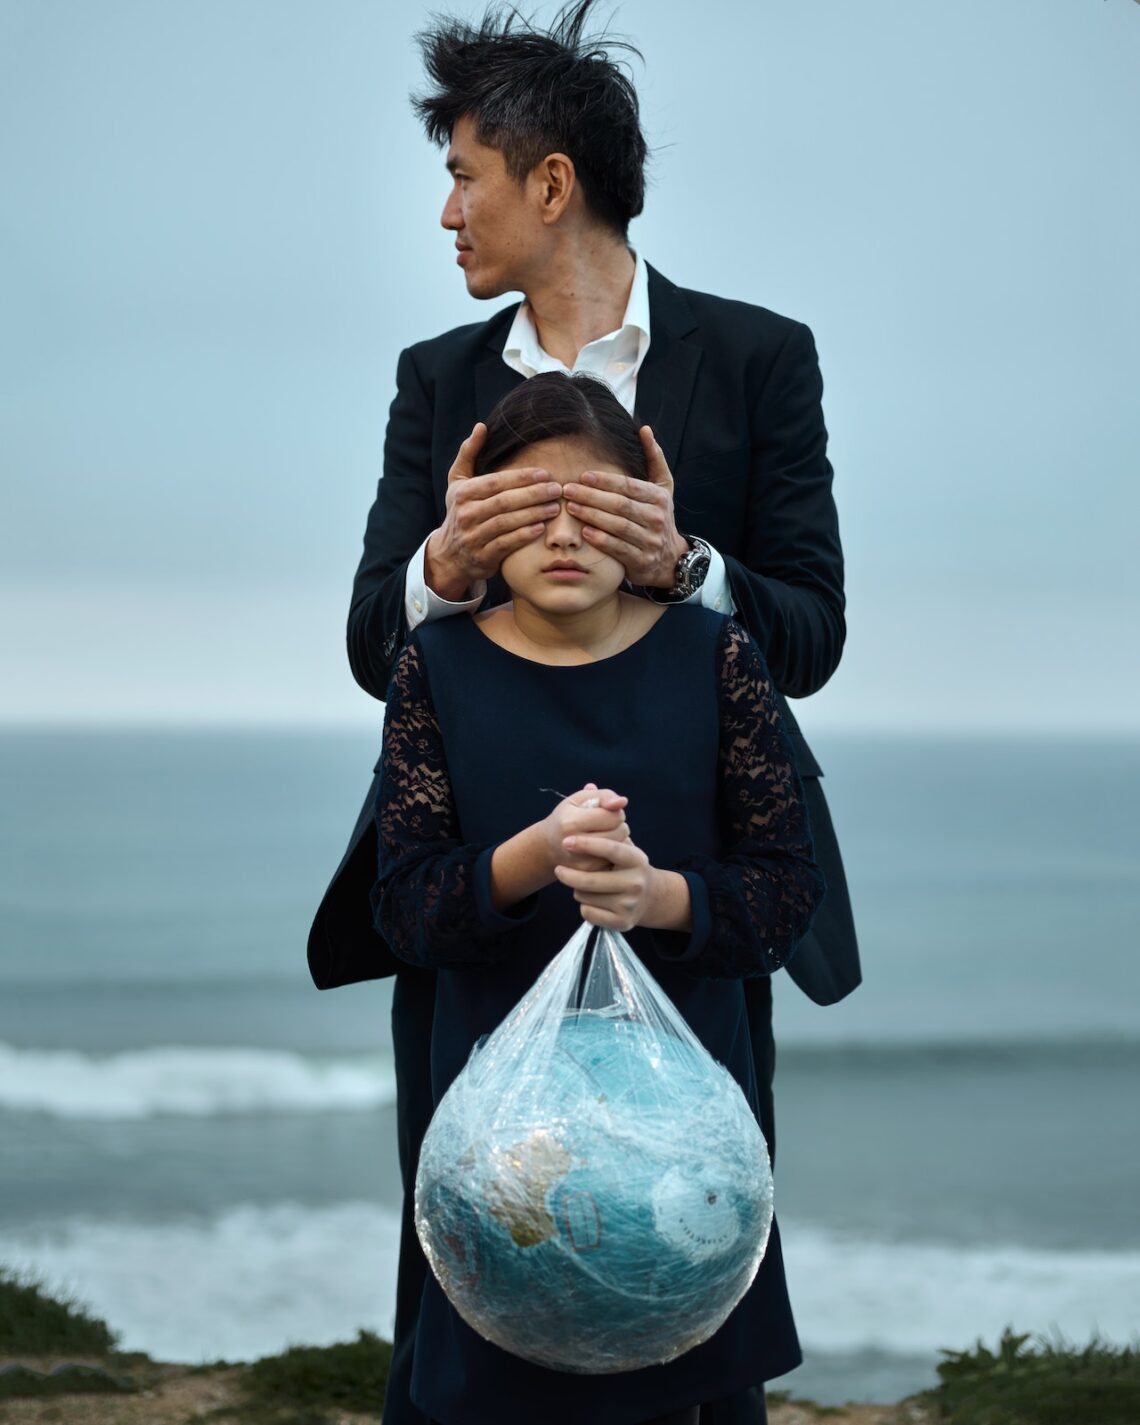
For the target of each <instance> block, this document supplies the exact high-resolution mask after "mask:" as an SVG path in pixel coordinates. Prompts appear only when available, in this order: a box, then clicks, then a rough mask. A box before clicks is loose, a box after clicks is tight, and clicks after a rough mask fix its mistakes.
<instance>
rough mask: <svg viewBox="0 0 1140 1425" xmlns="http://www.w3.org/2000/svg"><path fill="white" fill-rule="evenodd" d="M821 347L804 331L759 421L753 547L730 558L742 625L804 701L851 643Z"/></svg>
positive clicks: (776, 366)
mask: <svg viewBox="0 0 1140 1425" xmlns="http://www.w3.org/2000/svg"><path fill="white" fill-rule="evenodd" d="M822 398H823V379H822V377H821V375H820V370H819V360H818V358H817V356H816V350H815V342H814V340H813V339H812V334H811V332H810V331H809V330H808V328H807V327H805V326H803V325H802V324H799V323H797V324H796V325H795V326H793V327H792V329H791V331H790V333H789V335H788V337H787V338H786V340H785V341H784V343H783V345H782V347H781V348H780V350H779V351H778V353H777V355H776V358H775V360H774V361H773V362H772V364H771V367H770V369H769V370H768V372H767V375H766V377H764V378H763V384H762V387H761V390H760V392H759V396H758V399H757V401H756V404H755V407H754V409H753V412H752V430H751V439H752V454H751V468H750V471H749V495H748V510H747V520H746V534H745V547H744V552H743V556H742V557H735V558H734V557H731V556H725V563H726V565H727V567H728V575H729V582H730V584H731V588H732V596H733V599H734V601H735V603H736V609H737V617H738V618H739V619H740V621H741V622H742V623H743V624H744V625H745V627H746V628H747V629H748V631H749V633H751V634H752V636H753V637H754V638H755V639H756V641H757V643H758V644H759V645H760V648H761V649H762V650H763V653H764V657H765V660H766V661H767V664H768V667H769V669H770V670H771V673H772V676H773V678H774V680H775V683H776V686H777V688H779V690H780V691H781V692H782V693H784V694H785V695H786V696H788V697H793V698H804V697H807V696H808V695H809V694H810V693H814V692H816V691H817V690H818V689H819V688H822V687H823V685H824V683H826V682H827V680H828V678H830V677H831V675H832V673H834V671H835V669H836V668H837V667H838V665H839V659H840V655H841V654H842V652H843V641H844V638H845V636H846V623H845V621H844V597H843V551H842V549H841V547H840V543H839V520H838V516H837V514H836V509H835V500H834V498H833V496H832V488H831V484H832V469H831V464H830V462H829V461H828V458H827V429H826V427H825V426H824V422H823V406H822Z"/></svg>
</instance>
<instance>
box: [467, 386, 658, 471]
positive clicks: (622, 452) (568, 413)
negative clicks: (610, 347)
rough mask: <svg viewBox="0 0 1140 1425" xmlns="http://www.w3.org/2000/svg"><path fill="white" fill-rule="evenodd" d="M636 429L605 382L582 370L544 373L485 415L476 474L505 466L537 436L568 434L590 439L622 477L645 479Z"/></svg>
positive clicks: (539, 438) (579, 438) (520, 387)
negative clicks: (621, 473) (483, 437)
mask: <svg viewBox="0 0 1140 1425" xmlns="http://www.w3.org/2000/svg"><path fill="white" fill-rule="evenodd" d="M637 432H638V427H637V424H636V422H635V421H634V419H633V417H632V416H631V415H630V414H629V412H628V411H627V410H626V409H625V407H624V406H623V405H622V403H621V402H620V401H619V400H618V398H617V397H616V396H615V395H614V393H613V392H612V391H611V390H610V388H609V387H608V386H607V385H606V383H605V382H604V381H600V380H598V378H597V377H596V376H587V375H585V374H584V373H583V372H578V373H577V374H576V375H573V376H566V375H563V374H562V372H560V371H544V372H542V373H541V374H539V375H538V376H532V377H531V378H530V380H529V381H524V382H523V383H522V384H521V385H519V386H516V387H515V388H514V390H513V391H509V392H508V393H507V395H505V396H504V397H503V399H502V400H501V401H500V402H499V403H498V405H497V406H496V407H495V408H494V410H493V411H492V412H491V414H490V415H489V416H488V417H487V436H486V439H485V440H484V441H483V448H482V450H480V452H479V454H478V456H477V457H476V459H475V473H476V475H486V474H487V473H488V472H489V471H491V470H501V469H503V467H504V466H506V465H509V464H510V463H511V461H512V460H513V459H514V457H515V456H516V455H518V453H519V451H520V450H525V449H527V447H528V446H531V445H537V444H538V442H539V441H540V440H559V439H567V438H569V439H577V440H583V441H586V442H588V443H589V444H590V445H591V446H593V447H594V449H595V450H596V451H597V452H598V454H599V455H604V456H605V457H606V458H607V460H612V461H613V463H614V465H616V466H617V468H618V469H619V470H621V471H623V472H624V473H625V474H626V475H632V476H634V477H635V478H636V479H639V480H647V479H648V478H649V472H648V470H647V469H646V464H645V451H644V449H643V448H642V444H641V438H640V437H639V435H638V433H637Z"/></svg>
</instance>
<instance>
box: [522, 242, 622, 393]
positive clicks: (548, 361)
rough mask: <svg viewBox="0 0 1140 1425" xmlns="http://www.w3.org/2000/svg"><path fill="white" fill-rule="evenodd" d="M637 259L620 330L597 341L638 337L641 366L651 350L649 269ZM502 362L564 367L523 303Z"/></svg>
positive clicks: (537, 367)
mask: <svg viewBox="0 0 1140 1425" xmlns="http://www.w3.org/2000/svg"><path fill="white" fill-rule="evenodd" d="M634 259H635V261H634V267H633V285H632V286H631V287H630V289H629V300H628V301H627V302H626V304H625V315H624V316H623V317H622V319H621V326H620V327H618V328H617V330H616V331H612V332H607V333H606V335H605V336H602V337H598V338H597V340H598V341H610V340H612V339H613V338H614V337H617V336H619V335H621V334H622V333H624V332H627V331H628V332H630V334H631V335H636V338H637V352H638V361H639V362H640V360H641V358H642V357H644V355H645V352H646V351H647V350H648V348H649V269H648V267H646V265H645V259H644V258H643V257H642V256H641V254H640V253H639V252H635V253H634ZM589 345H590V346H593V345H594V343H593V342H590V343H589ZM512 358H513V360H512ZM503 359H504V361H506V362H508V363H509V364H512V365H513V364H514V363H515V362H518V363H520V364H521V365H524V366H528V367H530V369H531V370H532V371H543V370H547V371H549V370H550V369H551V368H552V367H554V366H559V365H560V364H561V363H560V362H556V361H555V360H554V358H553V357H551V356H550V355H549V354H548V353H547V352H546V351H544V350H543V349H542V346H541V344H540V343H539V340H538V330H537V328H536V327H535V325H534V318H533V317H532V316H531V314H530V306H529V304H528V303H527V302H526V301H522V302H520V303H519V306H518V310H517V311H516V312H515V319H514V321H513V322H512V323H511V329H510V331H509V332H508V333H507V339H506V342H505V343H504V345H503Z"/></svg>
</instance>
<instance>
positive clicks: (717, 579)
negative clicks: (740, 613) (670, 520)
mask: <svg viewBox="0 0 1140 1425" xmlns="http://www.w3.org/2000/svg"><path fill="white" fill-rule="evenodd" d="M705 542H706V543H708V541H707V540H706V541H705ZM685 603H687V604H700V606H701V608H704V609H712V611H713V612H714V613H718V614H727V615H728V617H729V618H731V617H732V615H733V614H734V613H735V612H736V600H735V599H734V598H733V597H732V586H731V584H730V583H729V582H728V566H727V565H726V564H725V562H724V555H723V554H721V553H720V551H719V550H716V549H714V548H713V547H712V545H711V544H710V545H709V570H708V573H707V574H706V575H705V579H704V583H703V584H702V585H701V587H700V588H699V589H694V590H693V592H692V593H691V594H690V595H689V597H688V598H687V599H686V600H685Z"/></svg>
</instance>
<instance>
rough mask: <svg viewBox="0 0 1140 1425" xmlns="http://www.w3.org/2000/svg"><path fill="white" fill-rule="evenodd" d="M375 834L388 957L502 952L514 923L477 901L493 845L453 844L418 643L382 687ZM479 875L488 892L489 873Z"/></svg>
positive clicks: (465, 957) (474, 959) (460, 958)
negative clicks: (384, 703) (504, 934)
mask: <svg viewBox="0 0 1140 1425" xmlns="http://www.w3.org/2000/svg"><path fill="white" fill-rule="evenodd" d="M376 830H377V837H378V841H379V865H378V869H377V878H376V884H375V885H374V886H373V888H372V912H373V921H374V924H375V926H376V929H377V930H378V931H379V932H380V934H381V935H383V936H384V938H385V940H387V942H388V944H389V945H390V946H391V947H392V952H393V954H395V955H397V956H399V958H400V959H401V960H407V961H409V962H410V963H412V964H415V965H423V966H428V967H430V968H440V967H442V966H445V965H450V966H461V965H474V964H481V963H486V962H489V961H492V960H494V959H496V958H497V957H498V954H499V953H505V951H506V949H507V947H506V946H504V945H503V944H502V931H503V930H504V929H509V928H511V927H512V926H514V925H517V924H518V923H519V919H518V918H517V917H516V916H510V917H508V916H500V915H496V914H495V913H494V912H493V911H491V910H490V906H489V904H488V905H486V906H481V904H480V899H481V898H480V896H479V893H478V884H479V880H480V870H481V868H480V865H479V862H480V859H481V858H484V859H485V860H487V861H489V857H490V853H491V850H492V848H491V847H487V846H472V845H464V844H463V843H462V842H461V841H460V839H459V825H458V819H457V817H456V812H455V802H454V799H453V797H452V792H451V780H450V777H449V775H448V770H447V758H446V755H445V753H444V747H443V739H442V737H441V736H440V730H439V723H438V721H437V719H436V715H435V708H434V707H433V705H432V700H431V689H430V686H429V684H428V679H427V675H426V673H425V671H424V667H423V653H422V652H421V650H420V648H419V646H418V644H417V643H416V641H415V640H414V639H413V641H412V642H410V643H409V644H407V646H406V647H405V648H404V650H403V652H402V653H401V654H400V656H399V659H398V660H397V663H396V667H395V671H394V672H393V674H392V682H391V685H390V686H389V689H388V700H387V711H386V714H385V718H384V751H383V756H382V758H381V766H380V784H379V788H378V791H377V794H376ZM483 878H484V879H485V880H486V881H487V886H488V891H489V868H488V867H486V866H485V867H484V868H483ZM483 899H489V895H488V896H486V897H483ZM519 910H520V911H523V910H524V908H523V907H520V908H519ZM522 918H524V919H525V914H523V915H522Z"/></svg>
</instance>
